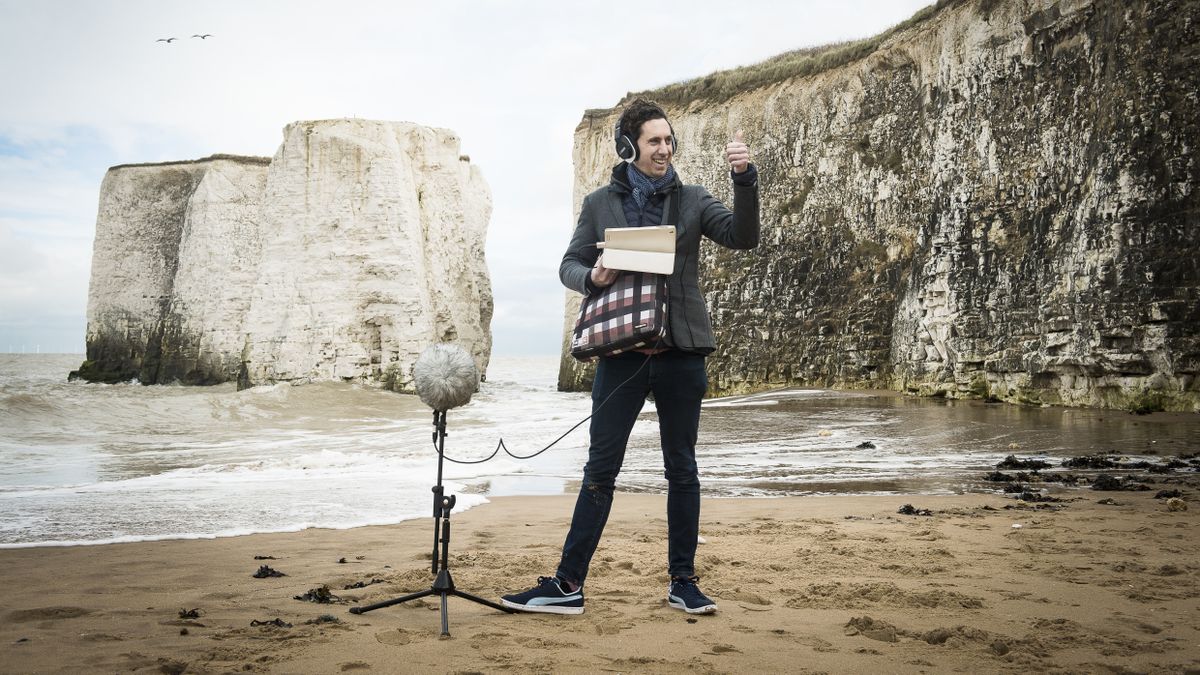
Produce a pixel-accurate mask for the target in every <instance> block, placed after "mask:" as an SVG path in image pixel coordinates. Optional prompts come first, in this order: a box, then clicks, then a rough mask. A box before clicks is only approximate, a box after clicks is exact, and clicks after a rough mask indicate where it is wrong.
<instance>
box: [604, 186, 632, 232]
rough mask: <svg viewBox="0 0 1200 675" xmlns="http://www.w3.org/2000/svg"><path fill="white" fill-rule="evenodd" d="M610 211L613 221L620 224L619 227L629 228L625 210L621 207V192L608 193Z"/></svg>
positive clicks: (611, 191)
mask: <svg viewBox="0 0 1200 675" xmlns="http://www.w3.org/2000/svg"><path fill="white" fill-rule="evenodd" d="M608 210H609V211H611V212H612V215H613V219H614V220H615V221H616V222H617V223H619V225H617V227H629V221H628V220H625V208H624V207H623V206H622V205H621V193H620V192H617V191H616V190H609V191H608ZM606 229H607V228H606Z"/></svg>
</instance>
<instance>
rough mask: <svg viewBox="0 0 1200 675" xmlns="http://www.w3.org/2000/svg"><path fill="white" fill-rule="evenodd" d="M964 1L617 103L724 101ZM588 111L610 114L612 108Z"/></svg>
mask: <svg viewBox="0 0 1200 675" xmlns="http://www.w3.org/2000/svg"><path fill="white" fill-rule="evenodd" d="M965 2H971V0H937V2H936V3H934V4H931V5H929V6H928V7H924V8H922V9H920V10H918V11H917V13H916V14H913V15H912V16H911V17H909V18H908V19H906V20H904V21H902V22H900V23H898V24H896V25H895V26H892V27H891V28H889V29H887V30H885V31H883V32H882V33H880V34H879V35H876V36H874V37H869V38H864V39H862V40H854V41H851V42H838V43H834V44H828V45H823V46H820V47H807V48H804V49H796V50H793V51H790V52H785V53H783V54H780V55H779V56H774V57H771V58H769V59H767V60H766V61H763V62H761V63H755V64H751V65H748V66H742V67H740V68H733V69H731V70H722V71H718V72H716V73H713V74H711V75H705V76H703V77H697V78H695V79H691V80H686V81H684V82H677V83H675V84H668V85H667V86H665V87H661V88H659V89H652V90H649V91H640V92H631V93H629V94H626V95H625V98H623V99H621V102H620V103H618V104H617V106H616V107H618V108H619V107H621V106H624V105H625V104H626V103H627V102H629V101H632V100H633V99H634V98H637V97H642V98H647V99H650V100H653V101H655V102H657V103H658V104H660V105H666V106H682V105H686V104H688V103H691V102H692V101H696V100H704V101H724V100H728V99H730V98H732V97H734V96H736V95H737V94H740V93H742V92H746V91H752V90H754V89H758V88H759V87H764V86H766V85H769V84H774V83H775V82H781V81H783V80H787V79H790V78H793V77H805V76H809V75H816V74H818V73H823V72H825V71H827V70H832V69H834V68H837V67H839V66H844V65H846V64H847V63H851V62H853V61H857V60H859V59H862V58H864V57H867V56H869V55H871V54H872V53H873V52H874V51H875V50H876V49H878V48H879V45H881V44H883V42H884V41H885V40H887V39H888V38H890V37H892V36H893V35H895V34H896V33H899V32H901V31H903V30H907V29H909V28H912V27H913V26H917V25H919V24H922V23H924V22H926V21H928V20H929V19H931V18H933V17H934V16H936V15H937V14H938V12H940V11H942V9H944V8H946V7H950V6H953V5H959V4H963V3H965ZM983 2H984V4H985V5H989V6H990V5H991V4H993V2H992V1H991V0H983ZM985 11H986V10H985ZM589 112H595V113H600V114H608V113H609V112H610V111H609V110H596V111H589Z"/></svg>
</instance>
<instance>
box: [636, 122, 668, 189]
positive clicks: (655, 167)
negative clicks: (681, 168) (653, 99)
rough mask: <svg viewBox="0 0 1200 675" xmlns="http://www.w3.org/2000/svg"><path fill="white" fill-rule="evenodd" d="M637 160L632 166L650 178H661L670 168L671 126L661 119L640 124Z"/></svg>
mask: <svg viewBox="0 0 1200 675" xmlns="http://www.w3.org/2000/svg"><path fill="white" fill-rule="evenodd" d="M637 144H638V158H637V159H636V160H634V162H633V165H634V166H636V167H637V169H638V171H641V172H642V173H643V174H645V175H647V176H649V177H650V178H661V177H662V176H664V175H666V173H667V168H668V167H670V166H671V155H673V154H674V151H673V150H672V149H671V125H670V124H667V121H666V120H664V119H662V118H661V117H660V118H658V119H656V120H647V121H646V122H644V123H642V134H641V135H640V136H638V139H637Z"/></svg>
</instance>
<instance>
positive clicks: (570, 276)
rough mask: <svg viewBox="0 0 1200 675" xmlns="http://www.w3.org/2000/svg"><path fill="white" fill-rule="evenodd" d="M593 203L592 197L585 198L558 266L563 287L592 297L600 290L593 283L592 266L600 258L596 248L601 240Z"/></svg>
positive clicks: (598, 250)
mask: <svg viewBox="0 0 1200 675" xmlns="http://www.w3.org/2000/svg"><path fill="white" fill-rule="evenodd" d="M591 201H592V196H591V195H588V196H587V197H584V198H583V205H582V206H581V207H580V208H579V222H578V223H576V224H575V232H574V233H572V234H571V243H570V244H568V245H567V252H566V253H564V254H563V257H562V262H561V263H560V264H559V266H558V278H559V280H560V281H562V284H563V286H566V287H567V288H569V289H571V290H573V291H575V292H576V293H582V294H583V295H591V294H592V293H595V292H596V291H598V290H599V288H597V287H596V285H595V284H593V283H592V266H593V265H595V264H596V259H597V258H599V257H600V249H598V248H596V242H597V241H599V240H598V239H597V235H596V222H595V217H594V216H593V214H592V209H591Z"/></svg>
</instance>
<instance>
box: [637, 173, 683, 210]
mask: <svg viewBox="0 0 1200 675" xmlns="http://www.w3.org/2000/svg"><path fill="white" fill-rule="evenodd" d="M625 175H626V177H627V178H629V186H630V187H632V188H633V201H635V202H637V205H638V210H639V211H640V210H642V209H644V208H646V200H648V199H650V195H652V194H654V193H655V192H658V191H659V190H661V189H663V188H665V187H667V186H668V185H670V184H671V183H672V182H673V181H674V180H675V167H674V166H667V172H666V173H665V174H663V176H662V178H657V179H651V178H650V177H649V176H647V175H646V174H644V173H642V172H641V171H638V169H637V167H636V166H634V165H633V164H632V163H630V164H629V171H627V172H626V173H625Z"/></svg>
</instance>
